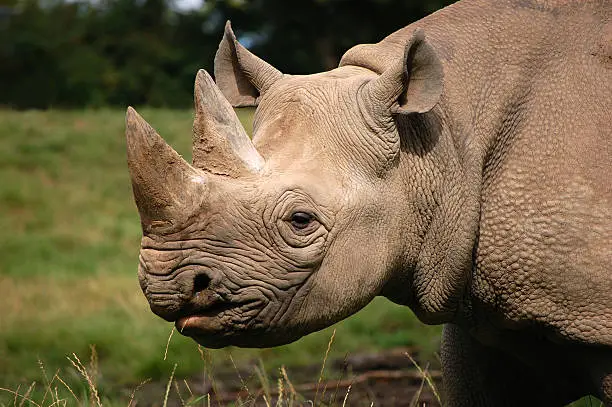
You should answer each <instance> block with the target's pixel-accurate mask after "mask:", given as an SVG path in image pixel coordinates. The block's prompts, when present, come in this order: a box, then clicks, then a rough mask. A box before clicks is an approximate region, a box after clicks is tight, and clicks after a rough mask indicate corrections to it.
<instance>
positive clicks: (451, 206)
mask: <svg viewBox="0 0 612 407" xmlns="http://www.w3.org/2000/svg"><path fill="white" fill-rule="evenodd" d="M553 3H554V2H546V4H544V2H538V1H535V0H534V1H530V2H525V1H513V0H507V1H504V0H502V1H497V0H473V1H469V0H464V1H461V2H459V3H456V4H454V5H452V6H450V7H447V8H445V9H443V10H441V11H439V12H437V13H434V14H432V15H430V16H428V17H426V18H424V19H422V20H420V21H418V22H416V23H414V24H411V25H409V26H407V27H405V28H403V29H401V30H399V31H397V32H395V33H393V34H391V35H390V36H388V37H387V38H385V39H384V40H382V41H381V42H379V43H377V44H365V45H359V46H356V47H354V48H353V49H351V50H349V51H348V52H347V53H346V54H345V55H344V57H343V58H342V61H341V65H356V66H362V67H366V68H368V69H370V70H372V71H374V72H377V73H381V72H383V71H385V70H386V69H387V67H389V66H391V64H392V62H393V61H396V60H397V59H398V58H401V57H402V55H403V51H404V47H405V44H406V42H407V41H408V39H409V38H410V37H411V35H412V33H413V32H414V30H415V29H416V28H423V30H424V32H425V35H426V38H427V39H428V41H429V43H430V44H431V45H432V46H433V47H434V49H435V50H436V52H437V54H438V55H439V57H440V59H441V61H442V64H443V67H444V93H443V96H442V99H441V101H440V103H439V105H438V106H437V107H436V108H435V109H434V111H433V112H432V113H430V114H427V115H425V116H428V115H429V116H428V117H426V120H431V119H432V118H435V119H436V120H439V121H441V126H440V127H441V129H440V130H439V131H438V133H437V134H432V135H431V136H433V137H435V138H437V140H438V142H437V143H436V146H435V148H433V149H432V151H431V152H428V154H429V155H430V157H438V161H439V165H437V170H438V171H439V177H438V179H442V180H443V181H442V182H441V183H440V185H437V186H436V188H435V191H431V190H430V193H431V196H432V197H434V194H435V197H434V198H432V199H433V201H434V208H433V209H432V212H431V214H430V216H428V222H427V224H426V225H423V227H422V230H421V231H420V232H419V234H420V235H422V239H421V240H420V241H419V244H418V247H414V248H408V249H407V250H408V251H410V250H416V249H418V254H414V253H410V255H407V256H406V257H407V258H409V259H410V261H409V262H408V263H410V264H408V266H407V267H409V268H410V272H411V273H413V277H411V278H407V279H404V280H405V281H407V284H410V285H411V286H412V289H411V293H410V295H407V296H404V297H403V298H402V297H401V295H400V296H399V298H397V297H396V299H398V302H404V303H408V305H410V306H411V307H412V308H413V310H414V311H415V312H416V313H417V315H419V317H420V318H421V319H422V320H423V321H425V322H428V323H441V322H448V321H452V320H457V319H464V318H470V317H471V315H466V314H470V313H471V311H469V310H470V309H471V304H470V302H471V301H472V300H474V299H475V300H477V301H479V302H487V301H489V299H490V298H489V297H491V298H492V294H491V293H494V292H495V291H496V290H503V287H502V288H500V287H493V286H487V287H484V288H483V287H480V286H477V283H478V282H482V281H484V280H487V279H486V278H482V276H480V274H482V273H484V274H486V273H489V271H488V270H481V269H480V268H479V266H478V265H477V261H476V258H477V257H478V256H480V257H482V256H483V254H482V253H483V251H482V250H479V246H482V245H483V242H482V239H479V238H478V237H479V236H480V235H481V232H482V230H481V229H482V228H483V227H485V228H487V227H488V228H489V229H491V228H492V227H493V226H490V225H489V224H488V223H487V222H483V220H482V219H481V216H482V211H483V202H484V201H486V194H487V191H488V190H491V189H495V188H497V189H498V190H499V189H500V188H501V187H500V185H503V181H500V177H501V175H500V174H501V172H500V171H499V168H501V167H500V165H501V164H500V163H506V165H507V163H508V160H509V159H508V158H507V157H508V151H509V147H508V146H512V145H514V144H515V143H516V141H517V140H519V139H520V140H523V142H524V143H527V144H528V145H532V146H533V147H534V148H536V147H537V146H539V142H538V140H537V137H542V136H543V135H547V137H548V138H550V137H560V136H561V137H565V134H566V133H567V128H568V127H575V126H574V125H570V123H565V124H564V123H563V121H562V120H563V119H564V118H563V117H560V118H559V120H558V122H555V123H553V122H552V121H546V120H545V119H544V117H546V116H547V115H548V114H549V112H548V111H547V110H546V108H543V107H538V105H532V103H533V101H534V100H536V99H537V98H535V97H534V95H537V94H540V95H547V94H550V95H556V94H558V90H557V89H554V86H553V85H550V84H549V83H551V82H550V81H551V78H553V77H559V75H560V72H563V70H559V69H558V68H559V67H555V65H554V63H555V61H559V62H562V61H564V60H568V59H570V60H571V58H575V57H574V55H578V54H580V55H583V54H584V55H587V54H588V49H584V50H583V52H582V51H580V52H578V51H576V50H575V48H576V46H577V45H576V46H570V45H568V44H574V42H575V41H576V40H577V39H579V40H580V41H578V42H579V43H580V44H582V43H585V44H587V43H588V41H587V40H588V38H586V36H587V34H588V35H591V34H590V32H595V33H596V32H597V30H599V28H597V26H600V25H601V24H602V23H601V22H600V21H599V20H602V19H601V18H599V17H598V15H599V16H600V17H601V16H603V15H604V14H605V10H604V7H605V6H604V5H603V3H601V5H599V6H597V4H593V5H592V8H593V9H594V10H591V11H589V10H587V11H586V12H585V11H583V10H581V9H585V8H591V6H588V7H587V5H586V3H585V2H572V1H559V2H558V3H559V4H558V5H556V4H553ZM561 3H563V4H561ZM597 7H600V10H599V11H597V10H596V9H597ZM602 10H603V11H602ZM560 16H563V18H560ZM598 18H599V20H598ZM583 20H584V21H583ZM581 21H582V23H581ZM587 26H588V27H595V28H593V29H589V30H588V31H589V33H586V34H585V33H584V31H585V30H584V27H587ZM580 27H583V28H580ZM571 32H574V33H577V32H581V33H582V34H581V35H580V36H579V37H576V36H572V35H570V34H567V33H571ZM592 35H593V36H595V34H592ZM583 37H585V38H583ZM564 38H565V41H564V40H563V39H564ZM591 42H592V43H593V44H595V45H594V46H595V47H596V44H598V43H600V42H601V40H598V39H597V38H596V37H594V38H593V39H592V41H591ZM580 46H585V45H580ZM563 55H569V57H562V56H563ZM591 55H595V54H592V53H591ZM564 58H565V59H564ZM576 58H577V57H576ZM577 74H578V72H577ZM563 77H565V76H563ZM556 80H558V81H562V80H561V79H558V78H557V79H556ZM556 86H563V83H562V82H559V83H558V84H557V85H556ZM589 89H590V88H589ZM593 89H597V88H593ZM591 92H596V91H595V90H591ZM597 92H599V91H597ZM543 102H544V103H546V100H543ZM550 103H554V102H553V101H550ZM568 109H569V110H567V112H566V113H567V114H568V115H571V107H568ZM524 112H529V113H528V114H527V115H526V114H524ZM591 116H593V117H594V118H598V117H603V115H601V114H598V115H596V114H592V115H591ZM593 125H594V124H593V123H588V122H585V123H584V126H585V128H587V127H588V128H589V129H590V127H592V126H593ZM534 128H538V129H541V132H540V133H539V135H538V134H536V132H534V131H533V129H534ZM408 133H410V132H408ZM594 134H595V133H594ZM555 135H556V136H555ZM570 137H571V136H570ZM529 138H531V141H530V142H527V141H526V140H528V139H529ZM558 140H559V141H560V140H561V139H559V138H558ZM559 141H557V142H559ZM550 142H552V143H554V142H555V141H554V140H550ZM529 143H531V144H529ZM409 158H410V157H409V154H408V155H404V156H403V157H402V162H401V164H400V167H402V166H404V167H405V169H404V170H403V174H404V176H405V177H406V178H409V177H410V171H411V170H413V168H412V167H411V161H410V159H409ZM512 160H514V162H513V164H512V165H513V166H514V167H516V168H520V167H521V165H523V166H524V164H522V163H521V161H520V160H521V157H513V158H512ZM528 164H529V163H528ZM527 167H529V165H527ZM587 172H588V169H585V173H587ZM568 179H569V178H568ZM568 182H569V181H568ZM407 185H410V183H407ZM491 205H492V204H491V203H490V202H489V206H491ZM485 209H486V208H485ZM503 210H504V208H503V207H497V206H496V207H494V208H493V209H490V210H489V212H491V211H503ZM495 213H497V212H495ZM483 225H484V226H483ZM495 225H497V223H496V224H495ZM498 226H499V225H498ZM490 232H491V230H488V232H487V233H490ZM484 244H490V242H489V243H484ZM506 249H508V250H510V251H512V247H508V248H504V247H502V248H500V250H506ZM483 259H484V260H481V262H483V261H485V260H486V258H483ZM491 267H495V265H492V266H491ZM398 280H402V279H401V278H398ZM404 280H402V281H404ZM478 284H480V283H478ZM481 285H482V284H481ZM393 294H395V293H393ZM393 294H390V295H389V296H390V297H393V296H394V295H393ZM385 295H386V293H385ZM481 297H482V298H481ZM493 297H494V295H493ZM465 298H468V300H465ZM489 302H490V301H489ZM464 306H465V307H464Z"/></svg>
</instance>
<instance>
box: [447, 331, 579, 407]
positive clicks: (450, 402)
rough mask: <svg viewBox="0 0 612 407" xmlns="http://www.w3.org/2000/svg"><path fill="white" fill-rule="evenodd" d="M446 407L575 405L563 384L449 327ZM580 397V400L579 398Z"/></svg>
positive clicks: (465, 333) (557, 406) (556, 406)
mask: <svg viewBox="0 0 612 407" xmlns="http://www.w3.org/2000/svg"><path fill="white" fill-rule="evenodd" d="M441 356H442V371H443V378H444V390H445V391H444V393H445V395H446V398H445V399H446V402H445V405H447V406H449V407H464V406H465V407H468V406H470V407H475V406H478V407H484V406H487V407H489V406H490V407H506V406H507V407H510V406H551V407H553V406H555V407H559V406H564V405H566V404H567V403H569V402H571V401H573V398H576V397H572V396H571V395H569V394H567V393H566V392H565V391H564V389H563V386H559V383H552V382H550V381H548V380H546V378H545V377H543V376H541V375H537V374H535V373H534V372H533V370H532V369H531V368H529V367H528V366H526V365H524V364H522V363H521V362H520V361H518V360H516V359H515V358H513V357H511V356H508V355H506V354H504V353H502V352H501V351H499V350H497V349H493V348H489V347H486V346H484V345H482V344H480V343H478V342H477V341H476V340H474V339H473V338H472V337H471V336H470V335H469V334H468V333H467V332H466V331H464V330H463V329H462V328H460V327H458V326H456V325H452V324H447V325H445V327H444V334H443V339H442V355H441ZM578 397H579V396H578Z"/></svg>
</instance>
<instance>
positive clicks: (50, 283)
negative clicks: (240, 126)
mask: <svg viewBox="0 0 612 407" xmlns="http://www.w3.org/2000/svg"><path fill="white" fill-rule="evenodd" d="M140 113H141V114H142V115H143V116H144V117H145V118H146V119H147V120H148V121H149V122H150V123H151V124H152V125H153V126H154V127H156V128H157V130H158V131H159V132H160V134H162V135H163V136H164V137H165V138H166V140H167V141H168V142H170V143H171V144H172V145H173V146H174V147H175V149H176V150H177V151H179V152H180V153H181V154H183V155H184V156H185V157H189V156H190V143H191V123H192V113H191V112H190V111H169V110H152V109H143V110H142V111H141V112H140ZM240 116H241V119H242V120H243V122H244V123H245V125H246V126H247V127H249V121H250V116H249V112H248V111H247V112H241V113H240ZM139 227H140V225H139V219H138V214H137V212H136V208H135V206H134V204H133V201H132V192H131V187H130V183H129V177H128V171H127V166H126V163H125V141H124V112H123V111H117V110H101V111H73V112H59V111H49V112H20V113H18V112H12V111H0V309H1V310H2V311H1V312H0V387H3V388H9V389H13V390H15V389H16V388H17V387H18V386H21V389H22V391H24V390H25V389H26V388H27V387H28V386H29V384H30V383H31V382H32V381H37V382H39V383H40V382H44V380H45V379H44V375H43V372H42V370H41V367H40V363H41V362H42V364H43V365H44V370H45V371H46V373H47V374H48V376H52V375H53V374H54V373H55V372H56V371H57V370H58V369H59V371H60V373H61V375H62V377H63V378H64V379H65V380H67V381H68V382H70V383H71V386H76V387H73V388H75V389H76V390H75V391H76V392H77V393H79V394H80V393H82V392H84V391H85V390H84V386H85V384H83V382H82V380H79V378H78V374H77V373H76V370H75V369H74V368H73V367H72V366H71V364H70V363H69V362H68V360H67V359H66V357H67V356H69V355H71V354H72V353H73V352H74V353H76V354H77V355H78V356H79V357H80V358H81V359H85V360H87V359H88V358H89V354H90V345H95V347H96V351H97V355H98V365H99V366H98V368H99V372H100V374H99V376H98V387H99V389H100V391H101V394H102V396H103V397H104V398H105V399H106V400H111V401H110V402H109V403H110V404H115V403H116V404H117V405H127V401H126V400H127V397H128V396H127V395H126V394H124V392H122V391H120V390H119V389H124V388H129V387H130V386H132V387H133V386H135V385H137V384H138V383H140V382H142V381H143V380H145V379H148V378H150V379H152V380H165V379H167V378H168V377H169V376H170V373H171V371H172V368H173V366H174V365H175V364H176V365H177V367H176V376H177V377H186V376H189V375H192V374H195V373H197V372H199V371H201V370H202V360H201V358H200V354H199V351H198V348H197V347H196V345H195V343H194V342H192V341H191V340H189V339H187V338H184V337H182V336H180V335H178V334H175V335H174V336H173V337H172V340H171V341H170V344H169V347H168V355H167V358H166V360H164V352H165V348H166V343H167V340H168V337H169V334H170V332H171V327H172V325H171V324H169V323H166V322H164V321H162V320H161V319H159V318H157V317H156V316H154V315H153V314H152V313H151V312H150V311H149V309H148V306H147V304H146V302H145V300H144V297H143V296H142V294H141V292H140V289H139V287H138V282H137V278H136V266H137V256H138V245H139V239H140V229H139ZM336 328H337V333H336V336H335V340H334V344H333V346H332V349H331V355H332V356H343V355H344V354H345V353H347V352H355V351H357V350H360V351H361V350H367V349H377V348H390V347H395V346H412V345H414V346H417V347H419V348H420V349H424V350H426V352H429V353H431V352H433V351H434V350H436V349H437V346H438V335H439V331H440V330H439V328H438V327H427V326H424V325H422V324H420V323H419V322H418V321H417V320H416V318H415V317H414V316H413V315H412V314H411V312H410V311H409V310H408V309H407V308H403V307H398V306H395V305H393V304H391V303H389V302H388V301H386V300H383V299H380V300H377V301H375V302H374V303H372V304H371V305H370V306H368V307H367V308H366V309H364V310H363V311H362V312H360V313H359V314H358V315H356V316H354V317H352V318H350V319H348V320H346V321H344V322H342V323H340V324H338V325H337V326H336ZM330 335H331V330H330V329H327V330H325V331H322V332H319V333H315V334H312V335H309V336H307V337H306V338H303V339H302V340H300V341H298V342H296V343H294V344H291V345H288V346H284V347H279V348H275V349H265V350H242V349H225V350H219V351H209V350H204V352H205V353H206V357H207V358H210V359H211V360H214V361H215V363H216V365H218V366H226V365H228V364H229V363H230V360H229V357H228V354H229V353H230V352H231V354H232V356H233V358H234V360H235V361H236V363H239V364H240V363H247V361H257V360H263V361H265V366H266V369H270V370H272V369H276V368H277V367H279V366H281V365H287V366H299V365H300V364H305V363H312V362H316V361H320V360H321V359H322V357H323V354H324V353H325V350H326V348H327V344H328V341H329V338H330ZM39 361H40V362H39ZM213 374H214V372H213ZM77 383H81V384H77ZM79 386H80V387H79ZM1 404H6V405H13V395H11V394H9V393H7V392H0V405H1ZM17 404H18V403H17ZM107 404H108V403H107Z"/></svg>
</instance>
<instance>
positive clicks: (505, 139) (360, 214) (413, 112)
mask: <svg viewBox="0 0 612 407" xmlns="http://www.w3.org/2000/svg"><path fill="white" fill-rule="evenodd" d="M610 14H611V7H610V4H609V2H605V1H599V2H598V1H593V2H588V1H583V2H578V1H575V2H574V1H535V0H533V1H529V0H517V1H492V0H463V1H460V2H458V3H456V4H454V5H452V6H449V7H447V8H445V9H443V10H441V11H439V12H437V13H434V14H432V15H430V16H428V17H426V18H424V19H423V20H420V21H418V22H416V23H414V24H411V25H409V26H407V27H405V28H403V29H401V30H399V31H397V32H395V33H393V34H391V35H390V36H388V37H387V38H385V39H384V40H382V41H381V42H379V43H377V44H362V45H358V46H356V47H354V48H352V49H350V50H349V51H347V53H346V54H345V55H344V57H343V58H342V61H341V63H340V66H339V67H338V68H336V69H334V70H331V71H328V72H322V73H318V74H314V75H305V76H297V75H287V74H284V73H282V72H280V71H279V70H277V69H276V68H274V67H272V66H270V65H269V64H267V63H266V62H264V61H263V60H261V59H259V58H258V57H256V56H255V55H253V54H251V53H250V52H249V51H248V50H246V49H245V48H244V47H242V46H241V45H240V44H239V43H238V42H237V41H236V39H235V36H234V34H233V32H232V30H231V27H230V26H229V24H228V25H227V26H226V31H225V35H224V38H223V40H222V41H221V44H220V46H219V51H218V52H217V56H216V59H215V80H216V83H215V82H214V81H213V80H212V78H211V77H210V76H209V75H208V74H207V73H206V72H205V71H200V72H199V73H198V75H197V78H196V86H195V92H194V93H195V112H196V114H195V120H194V132H193V142H194V144H193V163H192V164H189V163H187V162H185V161H184V160H183V159H182V158H181V157H180V156H179V155H178V154H177V153H176V152H175V151H174V150H172V148H171V147H170V146H168V145H167V144H166V143H165V142H164V141H163V139H162V138H161V137H160V136H159V135H158V134H157V133H156V132H155V130H154V129H152V128H151V127H150V126H149V125H148V124H147V123H146V122H145V121H144V119H142V118H141V117H140V116H139V115H138V114H137V113H136V112H135V111H134V110H133V109H131V108H129V109H128V114H127V119H126V120H127V130H126V132H127V140H128V141H127V147H128V166H129V169H130V173H131V176H132V185H133V189H134V197H135V201H136V204H137V206H138V210H139V213H140V217H141V223H142V228H143V239H142V247H141V251H140V264H139V278H140V283H141V287H142V290H143V292H144V294H145V296H146V297H147V299H148V301H149V304H150V306H151V309H152V311H153V312H155V313H156V314H157V315H159V316H160V317H162V318H164V319H166V320H168V321H173V322H175V323H176V325H177V328H178V329H179V331H181V332H182V333H183V334H185V335H188V336H190V337H192V338H193V339H195V340H196V341H197V342H198V343H201V344H202V345H204V346H208V347H224V346H229V345H237V346H244V347H268V346H276V345H280V344H284V343H288V342H291V341H294V340H297V339H299V338H300V337H302V336H304V335H306V334H308V333H310V332H313V331H316V330H319V329H322V328H325V327H327V326H329V325H331V324H333V323H335V322H337V321H340V320H342V319H343V318H346V317H347V316H349V315H351V314H353V313H355V312H357V311H358V310H359V309H361V308H362V307H364V306H365V305H366V304H368V303H369V302H370V301H371V300H372V299H373V298H374V297H375V296H379V295H382V296H385V297H387V298H389V299H391V300H392V301H394V302H396V303H398V304H403V305H406V306H408V307H410V308H411V309H412V311H413V312H414V313H415V314H416V315H417V316H418V317H419V319H421V321H423V322H424V323H427V324H445V329H444V337H443V344H442V364H443V373H444V384H445V393H446V403H447V404H448V405H450V406H517V405H546V406H548V405H550V406H559V405H564V404H566V403H569V402H571V401H573V400H575V399H577V398H579V397H582V396H583V395H587V394H592V395H595V396H597V397H599V398H600V399H602V400H603V401H604V403H605V405H607V406H608V405H612V274H611V271H610V264H612V221H611V219H612V188H611V187H610V185H611V184H610V180H612V171H611V169H610V163H611V158H612V134H611V133H612V132H611V130H612V128H611V125H610V122H611V120H610V119H611V117H610V112H611V111H612V103H611V99H612V96H611V95H612V25H611V24H610ZM232 106H235V107H236V106H257V111H256V114H255V122H254V137H253V140H252V141H251V140H249V138H248V136H247V135H246V133H245V132H244V129H242V127H241V126H240V123H239V122H238V119H237V118H236V116H235V114H234V113H233V110H232Z"/></svg>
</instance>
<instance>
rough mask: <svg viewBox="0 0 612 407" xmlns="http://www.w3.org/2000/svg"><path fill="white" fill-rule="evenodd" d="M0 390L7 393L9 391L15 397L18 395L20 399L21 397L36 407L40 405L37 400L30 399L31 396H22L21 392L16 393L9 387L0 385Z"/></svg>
mask: <svg viewBox="0 0 612 407" xmlns="http://www.w3.org/2000/svg"><path fill="white" fill-rule="evenodd" d="M0 391H5V392H7V393H11V394H14V395H15V397H19V398H20V399H23V400H25V401H27V402H28V403H32V404H34V405H35V406H37V407H40V404H38V403H37V402H35V401H34V400H32V399H31V398H28V397H25V396H22V395H21V394H19V393H17V392H16V391H15V390H11V389H5V388H4V387H0Z"/></svg>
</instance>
